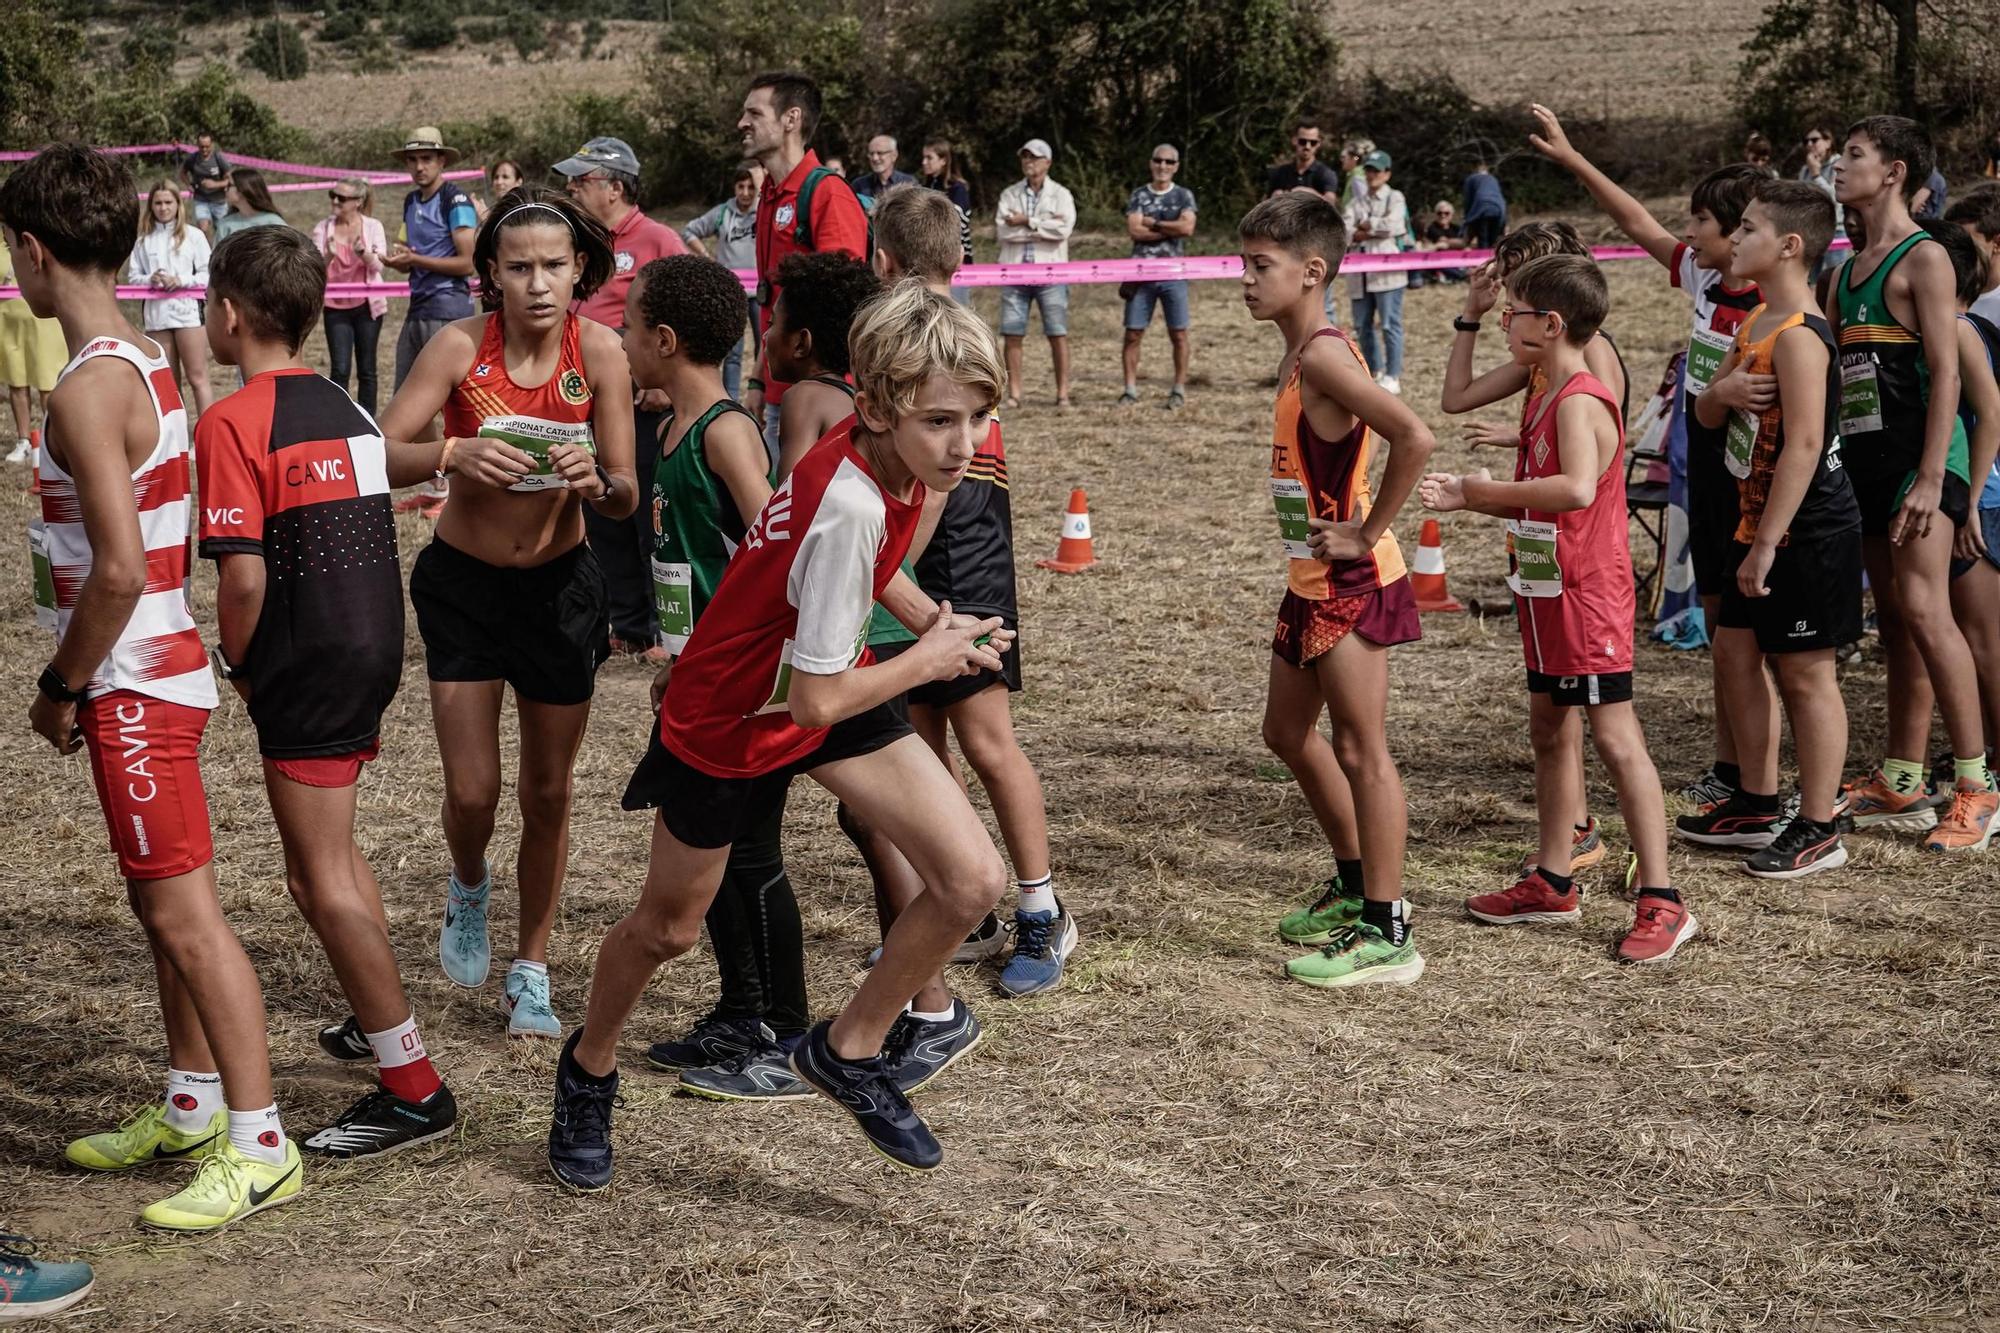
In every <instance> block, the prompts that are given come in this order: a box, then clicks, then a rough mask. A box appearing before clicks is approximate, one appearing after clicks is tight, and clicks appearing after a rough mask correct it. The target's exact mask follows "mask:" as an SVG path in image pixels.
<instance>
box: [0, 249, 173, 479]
mask: <svg viewBox="0 0 2000 1333" xmlns="http://www.w3.org/2000/svg"><path fill="white" fill-rule="evenodd" d="M195 234H196V235H200V233H199V232H197V233H195ZM14 285H16V284H15V282H14V260H13V257H12V256H11V255H10V254H8V252H7V243H6V242H5V241H4V240H0V287H11V286H14ZM68 364H69V343H68V342H67V341H66V340H65V339H64V338H63V331H62V325H61V323H59V322H58V321H56V320H53V319H36V318H35V312H34V311H32V310H30V309H29V308H28V302H27V300H26V298H24V297H19V296H10V297H8V298H7V299H6V300H4V301H0V385H5V386H6V388H7V399H8V404H9V406H10V407H11V408H12V409H13V412H14V445H13V448H11V449H10V450H8V452H7V461H8V462H9V463H25V462H27V461H28V453H29V440H28V432H30V431H32V430H33V429H35V419H34V415H33V405H32V404H31V403H30V402H29V399H28V393H29V391H30V390H33V391H34V393H35V395H36V396H37V397H39V398H40V399H41V400H42V415H43V416H44V417H46V416H47V415H48V396H49V394H50V392H51V391H52V390H54V388H55V387H56V379H57V377H58V376H60V375H61V374H62V369H63V367H64V366H66V365H68Z"/></svg>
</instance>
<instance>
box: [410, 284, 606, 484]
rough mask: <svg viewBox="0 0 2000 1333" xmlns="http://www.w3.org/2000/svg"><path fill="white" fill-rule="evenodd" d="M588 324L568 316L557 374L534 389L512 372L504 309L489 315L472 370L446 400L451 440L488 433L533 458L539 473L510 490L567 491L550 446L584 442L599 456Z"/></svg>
mask: <svg viewBox="0 0 2000 1333" xmlns="http://www.w3.org/2000/svg"><path fill="white" fill-rule="evenodd" d="M582 330H583V323H582V321H581V320H580V319H579V318H578V317H577V316H576V315H573V314H572V315H565V316H564V317H563V333H562V352H561V354H560V355H559V356H558V357H557V358H556V368H555V373H554V374H552V375H550V376H549V377H548V379H546V380H544V381H543V382H542V383H540V384H538V385H536V386H535V387H534V388H531V389H530V388H524V387H523V386H521V385H519V384H516V383H515V382H514V381H513V379H512V378H511V377H510V376H509V375H508V374H507V338H506V333H505V331H504V327H503V325H502V323H501V317H500V312H499V311H497V310H496V311H494V312H493V313H492V314H490V315H488V316H487V317H486V331H485V333H484V334H483V335H481V337H480V339H479V351H478V354H477V355H475V356H474V357H473V358H472V369H470V370H468V371H467V372H466V373H465V378H464V379H462V380H460V381H459V382H458V387H456V388H454V389H453V390H452V391H451V397H449V398H447V399H446V400H445V405H444V431H445V434H446V435H448V436H459V437H461V438H462V437H464V436H468V435H485V436H488V437H490V438H494V439H499V440H504V441H506V442H507V443H508V444H511V445H513V446H514V447H515V448H516V449H519V450H521V451H522V452H523V453H526V454H528V455H529V456H530V457H532V458H534V460H535V463H536V467H535V470H534V471H533V472H531V473H529V474H528V475H527V476H525V477H523V478H521V479H520V480H519V481H517V482H515V483H514V484H513V485H512V486H509V487H508V488H507V489H508V490H510V491H546V490H561V489H566V488H567V483H565V482H564V481H563V479H562V478H561V477H558V476H556V475H554V474H553V473H551V472H550V471H549V446H550V445H552V444H580V445H582V446H583V447H584V448H586V449H590V450H591V451H592V452H593V453H594V452H596V447H595V444H594V442H593V440H592V438H591V434H590V409H591V393H590V381H589V379H587V378H586V377H585V375H584V373H583V347H582Z"/></svg>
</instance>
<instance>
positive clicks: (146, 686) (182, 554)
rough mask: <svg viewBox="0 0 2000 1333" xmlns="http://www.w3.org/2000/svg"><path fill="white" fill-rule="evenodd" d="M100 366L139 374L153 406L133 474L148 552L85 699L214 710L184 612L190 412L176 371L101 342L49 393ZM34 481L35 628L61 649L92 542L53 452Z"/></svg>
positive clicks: (210, 680) (196, 633)
mask: <svg viewBox="0 0 2000 1333" xmlns="http://www.w3.org/2000/svg"><path fill="white" fill-rule="evenodd" d="M101 356H115V357H117V358H118V359H119V360H121V361H125V362H128V363H129V364H130V365H131V366H132V368H133V369H135V370H137V371H138V372H139V375H140V377H141V378H142V379H143V380H144V381H145V384H146V390H147V393H148V394H149V396H150V397H151V399H152V403H153V415H154V418H155V419H156V421H157V422H158V425H159V439H158V442H157V443H155V444H154V446H153V452H152V453H151V454H149V455H147V457H146V461H145V462H143V463H141V464H140V465H139V466H138V467H136V468H134V469H133V470H132V496H133V500H134V502H135V506H136V508H137V510H138V518H139V536H140V539H141V541H142V542H143V543H144V544H145V548H146V587H145V591H144V592H142V593H141V594H140V596H139V603H138V605H137V606H135V607H133V609H132V618H131V619H130V620H128V621H126V622H125V628H124V629H123V630H122V631H120V632H119V635H118V641H117V642H116V643H114V644H112V645H111V651H110V652H109V653H107V654H105V657H104V660H103V661H102V662H100V663H98V664H97V669H96V670H95V671H93V672H92V673H91V676H90V680H89V682H88V683H86V684H85V685H84V687H83V690H84V695H85V697H86V698H95V697H96V696H98V695H100V694H105V693H108V692H110V691H112V690H130V691H132V692H133V693H135V694H143V695H146V696H148V697H149V698H153V699H164V700H166V701H167V702H168V703H176V704H185V705H187V706H188V707H190V708H214V707H215V676H214V674H213V673H211V672H210V671H209V668H208V655H207V653H206V651H205V650H204V649H203V648H202V644H201V631H200V630H198V629H196V628H195V623H194V616H193V614H192V613H191V612H190V611H189V609H188V570H189V567H190V565H191V564H192V556H193V544H192V533H191V529H190V527H189V522H188V520H189V518H190V516H191V514H192V510H191V509H190V506H189V499H188V497H189V494H190V492H191V490H192V489H193V488H192V486H191V484H190V482H191V478H190V476H189V472H188V424H187V412H186V410H185V409H184V408H182V406H181V395H180V390H179V388H178V387H177V386H176V385H175V383H174V372H173V367H172V366H170V365H168V363H167V359H166V357H165V355H161V356H157V357H153V356H148V355H146V353H145V352H144V351H142V350H141V349H140V348H139V347H137V346H135V345H134V344H132V343H128V342H124V341H122V340H120V339H117V338H98V339H95V340H93V341H92V342H91V343H90V344H89V345H87V346H86V347H85V348H84V349H83V350H82V351H80V352H78V353H77V354H76V356H75V357H74V358H73V359H72V360H71V361H70V363H69V364H68V365H66V366H64V367H63V369H62V373H61V374H60V375H58V376H57V377H56V383H58V384H61V383H62V381H63V380H65V379H68V378H69V376H70V375H71V373H72V372H74V371H75V370H76V368H77V367H78V366H80V365H82V364H83V363H84V362H86V361H90V360H93V359H95V358H97V357H101ZM39 472H40V477H41V486H42V507H41V522H40V524H39V525H38V528H39V530H38V531H36V530H32V529H31V532H30V537H29V545H30V547H31V548H34V549H33V554H34V566H35V602H36V618H37V619H38V620H40V621H42V622H43V623H44V624H48V625H52V627H53V628H54V630H55V632H56V638H57V640H58V641H60V640H61V639H62V637H63V636H64V635H65V634H67V633H68V632H69V622H70V617H71V616H73V615H74V614H75V612H76V599H77V595H78V594H79V593H81V592H82V591H83V583H84V580H85V579H87V578H89V577H90V570H91V563H92V560H91V550H90V538H89V536H88V535H87V534H86V533H85V532H84V529H83V507H82V505H81V504H80V503H79V501H78V499H77V494H76V482H75V480H74V479H73V478H72V477H71V476H70V475H69V473H68V472H65V471H64V470H63V468H62V466H61V465H60V464H59V463H57V462H56V460H55V454H54V453H53V451H51V450H48V449H44V450H42V451H41V464H40V468H39Z"/></svg>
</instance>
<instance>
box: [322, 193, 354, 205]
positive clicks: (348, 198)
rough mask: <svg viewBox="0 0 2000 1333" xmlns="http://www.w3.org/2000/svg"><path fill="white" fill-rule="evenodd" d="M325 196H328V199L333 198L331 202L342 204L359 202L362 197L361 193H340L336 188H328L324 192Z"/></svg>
mask: <svg viewBox="0 0 2000 1333" xmlns="http://www.w3.org/2000/svg"><path fill="white" fill-rule="evenodd" d="M326 197H327V198H329V199H331V200H333V202H334V203H336V204H342V203H347V204H353V203H359V202H360V201H361V199H362V196H361V195H358V194H342V193H341V192H340V191H338V190H328V191H327V192H326Z"/></svg>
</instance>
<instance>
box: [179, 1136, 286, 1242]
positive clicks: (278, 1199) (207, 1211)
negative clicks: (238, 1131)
mask: <svg viewBox="0 0 2000 1333" xmlns="http://www.w3.org/2000/svg"><path fill="white" fill-rule="evenodd" d="M303 1174H304V1167H303V1165H302V1164H301V1163H300V1161H299V1145H298V1144H296V1143H293V1142H292V1141H290V1140H289V1139H288V1140H286V1141H285V1160H284V1161H282V1162H280V1163H278V1164H277V1165H276V1166H273V1165H271V1164H270V1163H269V1162H261V1161H258V1160H257V1159H256V1158H254V1157H246V1156H244V1155H243V1154H242V1153H240V1152H238V1151H236V1148H235V1146H234V1145H233V1144H231V1143H230V1142H229V1140H228V1139H227V1138H224V1139H223V1141H222V1143H221V1145H220V1146H219V1147H217V1148H216V1150H215V1151H214V1152H213V1153H211V1154H210V1155H209V1157H208V1160H206V1161H204V1162H203V1163H202V1164H201V1170H199V1171H197V1172H195V1175H194V1179H193V1180H191V1181H189V1182H188V1187H187V1188H186V1189H184V1190H182V1191H181V1192H180V1193H179V1194H176V1195H174V1196H173V1197H172V1198H169V1199H162V1200H160V1201H159V1202H158V1203H156V1204H153V1205H151V1206H150V1207H148V1208H147V1209H146V1210H145V1211H144V1212H142V1213H140V1214H139V1220H140V1221H141V1222H144V1223H145V1224H146V1225H147V1226H149V1227H160V1228H162V1229H164V1230H167V1231H213V1230H215V1229H216V1228H217V1227H226V1226H228V1225H229V1224H230V1223H231V1222H236V1221H240V1220H241V1219H243V1218H246V1217H248V1216H250V1214H252V1213H261V1212H262V1211H264V1210H265V1209H266V1208H275V1207H277V1206H278V1205H279V1204H281V1203H290V1202H291V1201H292V1200H293V1199H296V1198H297V1197H298V1196H299V1189H300V1187H301V1185H302V1184H303V1183H304V1182H303V1180H302V1177H303Z"/></svg>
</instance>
